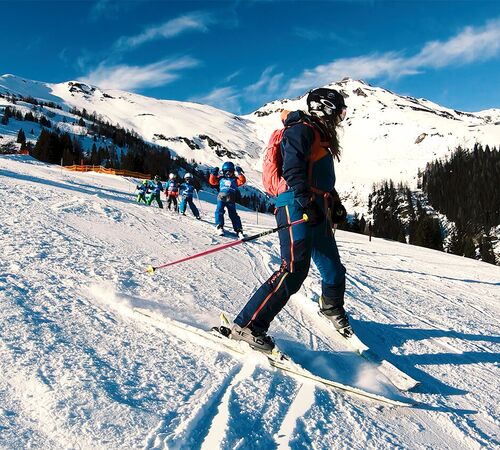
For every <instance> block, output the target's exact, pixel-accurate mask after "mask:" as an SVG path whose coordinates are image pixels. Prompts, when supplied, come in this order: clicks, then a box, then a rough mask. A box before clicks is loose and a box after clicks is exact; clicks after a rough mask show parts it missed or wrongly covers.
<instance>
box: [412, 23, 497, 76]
mask: <svg viewBox="0 0 500 450" xmlns="http://www.w3.org/2000/svg"><path fill="white" fill-rule="evenodd" d="M499 52H500V19H497V20H494V21H491V22H489V23H488V24H486V25H485V26H484V27H479V28H473V27H466V28H465V29H464V30H463V31H462V32H461V33H459V34H458V35H456V36H454V37H453V38H451V39H449V40H448V41H446V42H440V41H434V42H428V43H427V44H425V46H424V48H423V49H422V50H421V51H420V52H419V53H418V54H417V55H416V56H414V57H413V58H410V59H409V61H408V63H409V64H410V65H413V66H417V67H424V66H426V67H433V68H441V67H445V66H448V65H452V64H457V65H462V64H470V63H472V62H475V61H484V60H487V59H490V58H493V57H495V56H496V55H497V54H498V53H499Z"/></svg>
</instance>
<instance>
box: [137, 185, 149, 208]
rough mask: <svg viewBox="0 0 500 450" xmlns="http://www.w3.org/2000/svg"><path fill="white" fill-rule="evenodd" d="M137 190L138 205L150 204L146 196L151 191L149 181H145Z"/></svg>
mask: <svg viewBox="0 0 500 450" xmlns="http://www.w3.org/2000/svg"><path fill="white" fill-rule="evenodd" d="M136 189H137V198H136V200H135V201H136V202H137V203H141V202H144V204H145V205H147V204H148V202H147V200H146V194H147V193H148V189H149V183H148V180H144V181H143V182H142V183H140V184H138V185H137V187H136Z"/></svg>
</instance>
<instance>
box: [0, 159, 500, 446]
mask: <svg viewBox="0 0 500 450" xmlns="http://www.w3.org/2000/svg"><path fill="white" fill-rule="evenodd" d="M133 188H134V186H133V184H132V183H131V182H129V181H128V180H126V179H123V178H119V177H113V176H108V175H102V174H79V173H73V172H66V171H61V169H60V168H57V167H54V166H49V165H46V164H42V163H39V162H36V161H34V160H32V159H31V158H29V157H23V156H2V157H0V194H1V196H2V203H1V204H0V221H1V223H0V229H1V234H0V247H1V252H0V302H1V308H0V323H1V324H2V325H1V326H0V355H1V357H0V448H2V449H13V448H43V449H62V448H83V449H129V448H151V449H152V448H155V449H160V448H169V449H173V448H179V449H188V448H189V449H197V448H204V449H219V448H220V449H233V448H239V449H255V448H266V449H267V448H280V449H286V448H294V449H298V448H316V449H325V450H326V449H336V448H350V449H366V448H373V449H385V448H386V449H389V448H391V449H392V448H412V449H414V448H418V449H420V448H422V449H423V448H434V449H453V450H455V449H478V448H497V447H498V446H499V445H500V438H499V436H498V430H499V427H498V425H499V417H498V413H499V411H498V403H499V397H498V395H499V394H498V393H499V391H500V390H499V380H500V376H499V375H500V374H499V370H498V354H499V353H500V336H499V334H500V333H499V323H498V317H500V314H499V313H500V311H499V305H498V291H499V286H500V268H498V267H495V266H492V265H489V264H484V263H481V262H477V261H474V260H471V259H465V258H460V257H457V256H453V255H447V254H444V253H441V252H436V251H431V250H427V249H423V248H419V247H412V246H409V245H404V244H399V243H394V242H388V241H384V240H380V239H374V240H373V241H372V242H368V239H367V237H366V236H362V235H356V234H350V233H342V232H337V240H338V243H339V248H340V253H341V257H342V260H343V262H344V264H345V265H346V267H347V271H348V285H347V299H346V300H347V309H348V311H349V312H350V314H351V315H352V317H353V324H354V327H355V328H356V329H357V330H358V333H359V335H360V337H362V338H363V339H365V340H366V341H369V342H370V343H371V345H372V346H373V348H374V349H375V350H376V351H377V352H378V353H379V354H380V355H381V356H384V357H386V358H387V359H388V360H389V361H390V362H392V363H394V364H396V365H398V366H399V367H400V368H401V369H403V370H405V371H407V372H408V373H409V374H410V375H411V376H413V377H414V378H416V379H418V380H420V381H421V382H422V385H421V386H420V387H419V388H417V390H416V392H413V393H409V394H407V395H408V397H409V398H411V399H413V400H415V401H419V402H422V405H421V406H420V407H418V408H414V409H408V408H405V409H393V408H389V407H384V408H382V407H380V405H378V404H375V403H372V402H370V401H362V400H359V399H357V398H354V397H350V396H348V395H345V394H342V393H337V392H333V391H328V390H325V389H323V388H321V387H319V386H316V385H314V384H310V383H305V382H304V381H303V380H299V379H294V378H291V377H289V376H285V375H283V374H282V373H280V372H276V371H275V370H273V369H271V368H270V367H269V366H268V365H267V364H266V363H265V362H264V361H263V360H262V358H259V357H258V356H252V355H250V356H246V357H245V356H242V357H238V356H235V355H231V354H229V353H227V352H225V351H224V350H223V349H221V348H219V347H217V346H214V345H208V344H207V343H206V342H203V340H201V339H199V338H195V337H193V336H190V335H188V334H183V333H180V332H179V331H176V330H175V329H172V328H170V327H169V326H168V324H167V325H165V326H157V325H154V324H152V323H149V322H148V321H145V320H143V319H141V318H140V317H139V316H137V315H134V314H133V311H132V310H133V307H137V306H138V307H142V308H146V309H148V310H149V311H150V312H151V313H152V314H154V315H156V317H157V318H158V319H159V320H160V323H161V319H162V317H170V318H174V319H178V320H181V321H183V322H185V323H190V324H196V325H198V326H202V327H208V326H209V325H211V324H213V323H214V322H215V321H216V316H217V314H218V311H219V310H221V309H224V310H226V311H228V312H229V313H230V314H231V315H232V314H235V313H236V312H237V311H238V310H239V309H240V308H241V307H242V306H243V304H244V303H245V302H246V300H247V299H248V297H249V295H250V294H251V293H252V291H253V290H254V289H255V288H256V287H257V286H258V285H259V284H260V283H261V282H262V281H264V280H265V279H266V278H267V277H268V276H269V274H270V273H271V270H272V269H273V268H276V267H277V266H278V263H279V257H278V253H277V250H278V249H277V241H276V237H275V236H272V237H269V238H265V239H262V240H260V241H258V242H255V243H252V244H246V245H241V246H237V247H235V248H234V249H231V250H226V251H223V252H219V253H216V254H213V255H211V256H208V257H206V258H200V259H197V260H194V261H193V262H188V263H185V264H183V265H179V266H173V267H171V268H169V269H165V270H163V271H157V272H156V274H155V275H154V276H153V277H151V276H149V275H147V274H145V273H144V269H145V267H146V265H147V264H149V263H153V264H159V263H163V262H166V261H169V260H173V259H176V258H179V257H183V256H185V255H187V254H192V253H195V252H198V251H201V250H205V249H207V248H210V246H211V245H212V244H213V243H214V238H212V237H211V233H212V230H213V228H212V225H211V223H209V222H211V220H212V214H213V210H214V204H213V197H211V196H210V195H208V194H204V195H202V199H203V201H202V206H203V211H204V221H202V222H199V221H196V220H192V219H191V218H190V217H178V216H177V215H174V214H171V213H169V212H168V211H165V210H159V209H157V208H153V207H150V208H148V207H145V206H140V205H137V204H135V203H134V202H133ZM202 194H203V193H202ZM242 218H243V223H244V226H245V228H246V230H247V231H249V232H251V231H256V232H257V231H259V230H261V229H262V228H263V227H267V226H271V225H273V218H272V216H262V215H259V224H258V225H257V224H256V216H255V215H254V213H251V212H248V211H243V212H242ZM319 288H320V281H319V278H318V273H317V271H316V269H315V268H313V269H311V273H310V277H309V279H308V280H307V282H306V284H305V286H304V287H303V288H302V289H301V290H300V291H299V293H298V294H297V295H295V296H294V297H292V299H291V300H290V302H289V303H288V305H287V306H286V307H285V309H284V310H283V311H282V313H281V314H280V315H279V316H278V317H277V319H276V321H275V323H273V325H272V327H271V333H272V334H274V335H275V336H276V338H277V342H278V345H280V346H281V347H282V348H283V349H284V350H285V351H287V352H288V353H289V354H290V355H291V356H293V357H294V359H295V360H296V361H297V362H299V363H300V364H301V365H303V366H304V367H306V368H308V369H309V370H311V371H312V372H314V373H316V374H319V375H323V376H328V377H331V378H334V379H336V380H337V381H340V382H343V383H347V384H352V385H356V386H359V387H363V388H365V389H369V390H371V391H373V392H378V393H383V394H385V395H387V396H390V397H393V398H400V396H401V394H400V393H398V392H396V391H395V389H394V388H393V387H392V386H391V385H390V384H389V382H388V381H387V380H386V379H385V378H384V377H383V376H382V375H380V374H379V373H378V371H376V370H375V369H374V368H373V366H371V365H370V364H368V363H365V362H363V360H361V359H360V358H359V357H357V356H355V355H353V354H351V353H349V352H348V351H347V350H346V349H345V348H344V347H343V346H342V345H340V344H338V343H337V342H336V341H334V340H332V339H331V338H330V337H329V330H328V329H327V328H325V327H324V326H322V324H321V322H319V321H318V317H317V315H316V309H317V305H316V301H317V298H318V293H319Z"/></svg>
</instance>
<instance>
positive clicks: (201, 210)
mask: <svg viewBox="0 0 500 450" xmlns="http://www.w3.org/2000/svg"><path fill="white" fill-rule="evenodd" d="M194 192H196V198H197V199H198V204H199V205H200V212H201V213H202V214H203V208H202V207H201V200H200V196H199V195H198V191H197V190H196V189H195V191H194Z"/></svg>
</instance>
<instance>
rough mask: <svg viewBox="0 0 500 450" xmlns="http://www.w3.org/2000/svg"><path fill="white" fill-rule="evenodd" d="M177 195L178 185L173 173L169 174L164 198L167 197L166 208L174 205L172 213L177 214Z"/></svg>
mask: <svg viewBox="0 0 500 450" xmlns="http://www.w3.org/2000/svg"><path fill="white" fill-rule="evenodd" d="M178 195H179V183H178V182H177V179H176V176H175V174H174V173H171V174H169V176H168V181H167V184H166V185H165V196H166V197H167V207H168V210H169V211H170V206H171V204H172V203H173V204H174V211H176V212H177V196H178Z"/></svg>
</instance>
